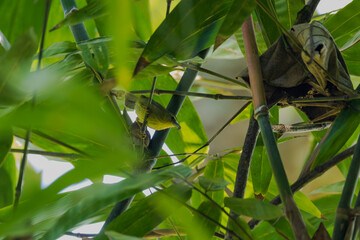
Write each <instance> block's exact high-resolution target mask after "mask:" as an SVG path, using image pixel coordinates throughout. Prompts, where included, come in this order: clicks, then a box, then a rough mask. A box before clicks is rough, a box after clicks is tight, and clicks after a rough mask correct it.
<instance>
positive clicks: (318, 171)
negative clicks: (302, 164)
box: [248, 146, 355, 228]
mask: <svg viewBox="0 0 360 240" xmlns="http://www.w3.org/2000/svg"><path fill="white" fill-rule="evenodd" d="M354 150H355V146H352V147H350V148H348V149H346V150H345V151H343V152H341V153H339V154H337V155H336V156H334V157H332V158H331V159H329V160H328V161H326V162H325V163H323V164H321V165H319V166H317V167H315V168H314V169H313V170H311V171H310V172H308V173H307V174H305V175H304V176H303V177H301V178H299V179H298V180H296V181H295V182H294V183H293V184H292V185H291V191H292V192H293V193H295V192H297V191H299V190H300V189H301V188H303V187H304V186H305V185H306V184H308V183H309V182H311V181H312V180H314V179H316V178H318V177H320V176H321V175H323V174H324V173H325V172H326V171H327V170H329V169H330V168H332V167H334V166H335V165H336V164H338V163H340V162H341V161H343V160H345V159H346V158H348V157H350V156H351V155H353V154H354ZM270 203H271V204H274V205H279V204H280V203H281V199H280V196H279V195H278V196H276V197H275V198H273V199H272V200H271V201H270ZM259 222H260V221H258V220H254V219H252V220H251V221H249V223H248V224H249V226H250V228H254V227H255V226H256V225H257V224H258V223H259Z"/></svg>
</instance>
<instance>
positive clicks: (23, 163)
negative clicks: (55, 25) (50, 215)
mask: <svg viewBox="0 0 360 240" xmlns="http://www.w3.org/2000/svg"><path fill="white" fill-rule="evenodd" d="M50 5H51V0H47V1H46V2H45V12H44V22H43V29H42V35H41V40H40V49H39V55H38V65H37V71H39V70H40V68H41V60H42V54H43V48H44V41H45V33H46V26H47V22H48V17H49V11H50ZM35 103H36V93H35V92H34V94H33V97H32V100H31V109H32V110H33V109H34V107H35ZM31 130H32V126H31V125H30V126H29V128H28V129H27V130H26V137H25V144H24V152H23V157H22V159H21V163H20V171H19V178H18V182H17V185H16V188H15V200H14V210H16V207H17V205H18V204H19V201H20V196H21V192H22V185H23V179H24V172H25V166H26V161H27V153H28V150H29V143H30V136H31Z"/></svg>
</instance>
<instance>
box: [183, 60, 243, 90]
mask: <svg viewBox="0 0 360 240" xmlns="http://www.w3.org/2000/svg"><path fill="white" fill-rule="evenodd" d="M180 65H181V66H183V67H186V68H190V69H193V70H196V71H199V72H204V73H207V74H210V75H213V76H215V77H219V78H222V79H224V80H226V81H229V82H232V83H235V84H237V85H240V86H242V87H244V88H249V86H248V84H247V83H246V82H245V81H244V80H243V82H240V81H238V80H236V79H233V78H230V77H227V76H224V75H222V74H219V73H216V72H214V71H211V70H208V69H205V68H202V67H200V66H197V65H194V64H191V63H186V62H184V63H180ZM239 79H241V78H239Z"/></svg>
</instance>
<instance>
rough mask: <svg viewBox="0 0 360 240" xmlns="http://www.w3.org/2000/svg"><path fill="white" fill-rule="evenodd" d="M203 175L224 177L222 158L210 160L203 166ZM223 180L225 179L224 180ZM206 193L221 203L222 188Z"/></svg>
mask: <svg viewBox="0 0 360 240" xmlns="http://www.w3.org/2000/svg"><path fill="white" fill-rule="evenodd" d="M204 177H205V178H207V179H216V180H215V181H219V179H224V163H223V160H222V159H214V160H210V161H209V162H208V163H207V165H206V168H205V173H204ZM224 181H225V180H224ZM207 195H208V196H209V197H210V198H211V199H213V200H214V201H215V202H217V203H218V204H219V205H222V204H223V201H224V190H219V191H216V192H209V193H207Z"/></svg>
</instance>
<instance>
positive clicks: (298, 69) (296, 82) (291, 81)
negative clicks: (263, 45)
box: [240, 21, 354, 122]
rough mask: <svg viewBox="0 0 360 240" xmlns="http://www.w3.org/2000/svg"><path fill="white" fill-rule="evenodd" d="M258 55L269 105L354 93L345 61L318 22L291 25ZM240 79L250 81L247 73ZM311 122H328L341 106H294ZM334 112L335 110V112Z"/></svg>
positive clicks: (241, 74) (246, 71)
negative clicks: (299, 99)
mask: <svg viewBox="0 0 360 240" xmlns="http://www.w3.org/2000/svg"><path fill="white" fill-rule="evenodd" d="M288 33H289V34H284V35H282V36H281V37H280V38H279V39H278V40H277V41H276V42H275V43H274V44H273V45H272V46H270V48H269V49H268V50H267V51H266V52H265V53H264V54H263V55H261V56H260V63H261V70H262V74H263V79H264V86H265V94H266V98H267V103H268V105H270V106H272V105H273V104H276V103H279V102H280V104H282V105H285V106H286V105H293V104H292V103H291V101H289V99H291V98H292V97H294V98H299V97H306V98H311V97H322V96H339V95H344V94H354V90H353V85H352V83H351V80H350V76H349V73H348V70H347V67H346V64H345V61H344V59H343V57H342V55H341V53H340V51H339V49H338V47H337V46H336V44H335V42H334V40H333V38H332V37H331V35H330V33H329V32H328V30H327V29H326V28H325V27H324V26H323V25H322V24H321V23H319V22H316V21H314V22H312V23H311V24H309V23H303V24H298V25H294V26H293V27H292V28H291V30H289V31H288ZM240 77H241V78H243V79H244V80H245V81H249V74H248V70H247V69H245V70H244V71H242V72H241V73H240ZM294 106H295V107H297V108H298V109H300V110H301V111H303V112H304V113H305V114H306V115H307V116H308V118H309V119H310V120H311V121H314V122H318V121H329V120H333V119H334V116H329V115H326V114H327V113H328V112H330V111H332V112H334V113H337V112H338V111H340V109H341V108H342V107H343V104H338V105H336V106H334V105H333V104H332V105H329V106H326V105H323V104H322V105H321V106H304V105H299V104H296V105H294ZM334 110H335V111H334Z"/></svg>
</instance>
